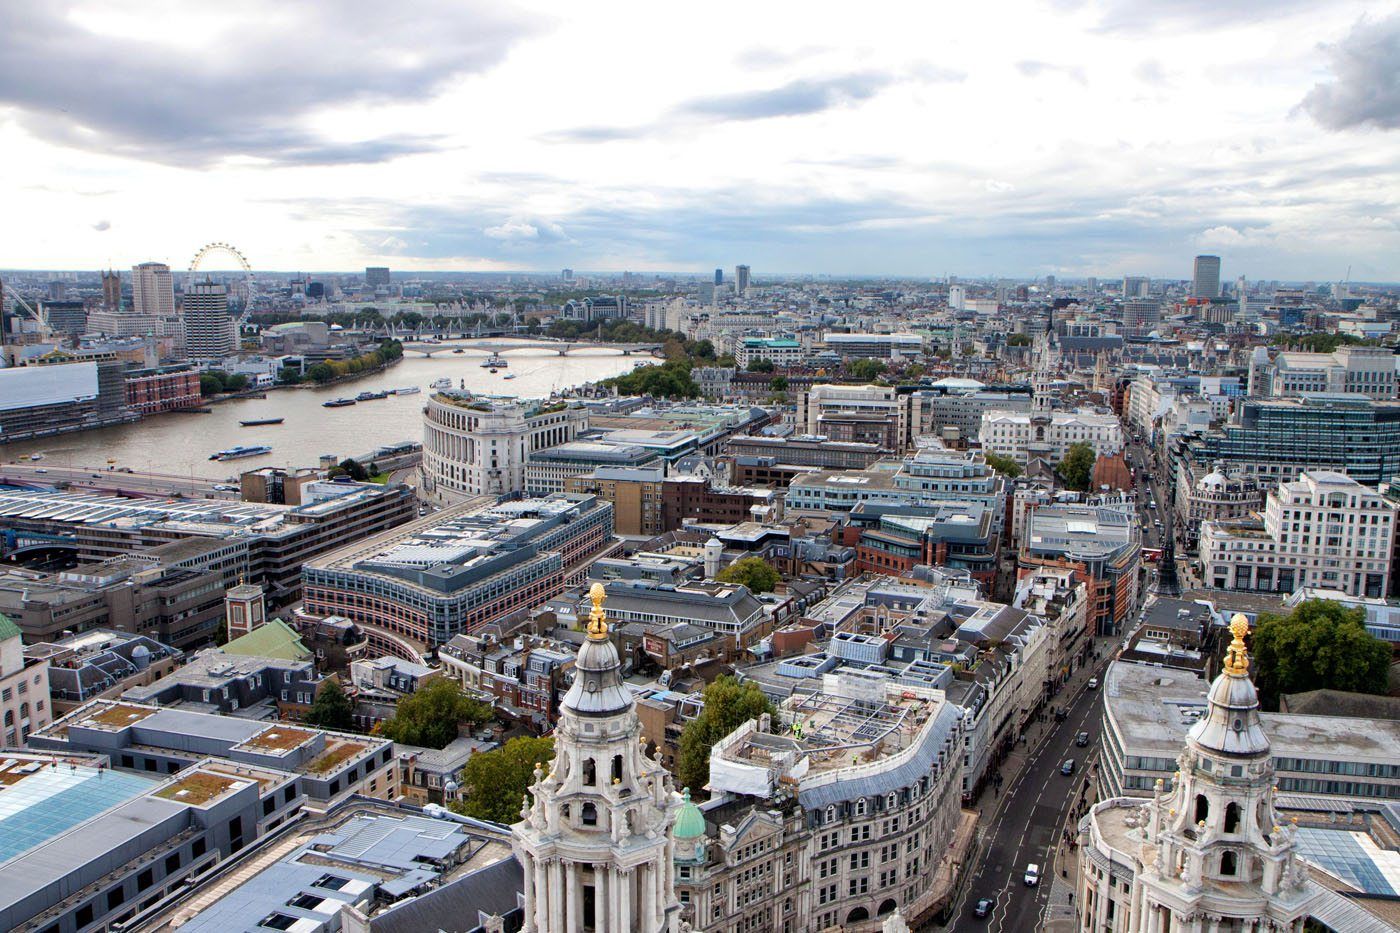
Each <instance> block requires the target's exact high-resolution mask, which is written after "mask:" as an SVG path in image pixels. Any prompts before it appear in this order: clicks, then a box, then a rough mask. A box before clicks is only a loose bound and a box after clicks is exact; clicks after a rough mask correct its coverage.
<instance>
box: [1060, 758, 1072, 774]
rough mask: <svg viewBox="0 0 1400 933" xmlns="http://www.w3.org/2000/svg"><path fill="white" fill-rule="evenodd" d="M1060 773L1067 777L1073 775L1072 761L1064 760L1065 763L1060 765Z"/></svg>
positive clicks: (1069, 759) (1070, 759)
mask: <svg viewBox="0 0 1400 933" xmlns="http://www.w3.org/2000/svg"><path fill="white" fill-rule="evenodd" d="M1060 773H1061V774H1063V775H1065V776H1066V777H1068V776H1069V775H1071V774H1073V773H1074V759H1073V758H1066V759H1065V763H1064V764H1062V765H1060Z"/></svg>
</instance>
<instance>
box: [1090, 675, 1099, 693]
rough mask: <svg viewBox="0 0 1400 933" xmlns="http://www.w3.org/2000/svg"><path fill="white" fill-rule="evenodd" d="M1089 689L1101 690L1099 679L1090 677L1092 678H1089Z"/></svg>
mask: <svg viewBox="0 0 1400 933" xmlns="http://www.w3.org/2000/svg"><path fill="white" fill-rule="evenodd" d="M1089 689H1090V690H1097V689H1099V679H1098V678H1097V677H1090V678H1089Z"/></svg>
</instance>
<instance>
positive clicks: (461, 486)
mask: <svg viewBox="0 0 1400 933" xmlns="http://www.w3.org/2000/svg"><path fill="white" fill-rule="evenodd" d="M587 427H588V412H587V410H586V409H584V408H582V407H579V406H577V405H571V404H568V403H566V402H555V403H543V402H519V401H488V400H485V399H477V398H475V397H472V396H469V395H464V394H460V393H456V392H451V391H449V392H438V393H435V394H434V395H433V396H432V397H431V398H429V399H428V402H427V404H426V405H425V406H424V407H423V464H422V467H421V475H422V478H423V490H422V491H423V493H424V494H425V495H427V496H428V497H429V498H431V499H432V500H433V501H435V502H438V503H441V504H451V503H458V502H462V501H464V500H467V499H470V498H472V497H473V496H480V495H493V496H503V495H507V494H509V493H515V492H521V491H523V490H524V489H525V488H526V478H525V468H526V464H527V463H528V462H529V458H530V455H531V454H533V453H534V452H535V451H537V450H541V449H543V448H546V447H556V446H558V445H560V444H567V443H569V442H571V441H573V440H575V439H576V438H577V437H578V433H579V432H580V431H582V430H584V429H585V428H587Z"/></svg>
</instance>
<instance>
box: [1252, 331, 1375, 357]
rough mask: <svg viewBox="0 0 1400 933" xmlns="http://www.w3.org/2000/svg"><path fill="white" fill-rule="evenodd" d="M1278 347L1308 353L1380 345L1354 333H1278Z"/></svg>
mask: <svg viewBox="0 0 1400 933" xmlns="http://www.w3.org/2000/svg"><path fill="white" fill-rule="evenodd" d="M1273 344H1274V346H1276V347H1281V348H1283V349H1285V350H1302V351H1304V352H1307V353H1331V352H1333V351H1334V350H1336V349H1337V348H1338V347H1343V346H1348V347H1358V346H1370V347H1374V346H1379V345H1380V344H1379V343H1378V342H1377V341H1375V340H1365V339H1362V338H1361V337H1357V336H1355V335H1354V334H1341V333H1337V334H1328V333H1311V334H1278V335H1277V336H1275V337H1274V339H1273Z"/></svg>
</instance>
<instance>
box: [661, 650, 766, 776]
mask: <svg viewBox="0 0 1400 933" xmlns="http://www.w3.org/2000/svg"><path fill="white" fill-rule="evenodd" d="M764 713H768V714H769V715H776V713H777V711H776V710H775V709H773V704H772V703H770V702H768V697H766V696H764V695H763V691H762V690H760V689H759V687H758V684H755V683H753V682H751V681H750V682H747V683H742V684H741V683H739V682H738V681H737V680H735V679H734V678H733V677H731V676H729V675H727V674H726V675H725V676H723V677H720V678H718V679H716V680H715V682H714V683H712V684H710V685H709V686H708V687H706V688H705V703H704V705H703V706H702V707H701V709H700V715H698V716H696V717H695V718H694V719H692V720H691V721H690V722H688V723H686V725H685V729H684V731H682V732H681V748H680V756H679V757H678V758H677V759H676V777H677V779H678V780H679V781H680V783H681V785H682V786H683V787H689V788H690V792H691V793H692V794H699V793H702V792H703V789H704V787H705V785H706V784H708V783H709V782H710V748H711V747H713V746H714V744H715V743H716V742H718V741H719V740H720V739H722V738H724V737H725V736H727V735H729V733H731V732H733V731H734V730H735V729H737V728H739V727H740V726H742V725H743V724H744V723H745V722H747V721H748V720H750V719H757V718H758V717H759V716H761V715H763V714H764Z"/></svg>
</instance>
